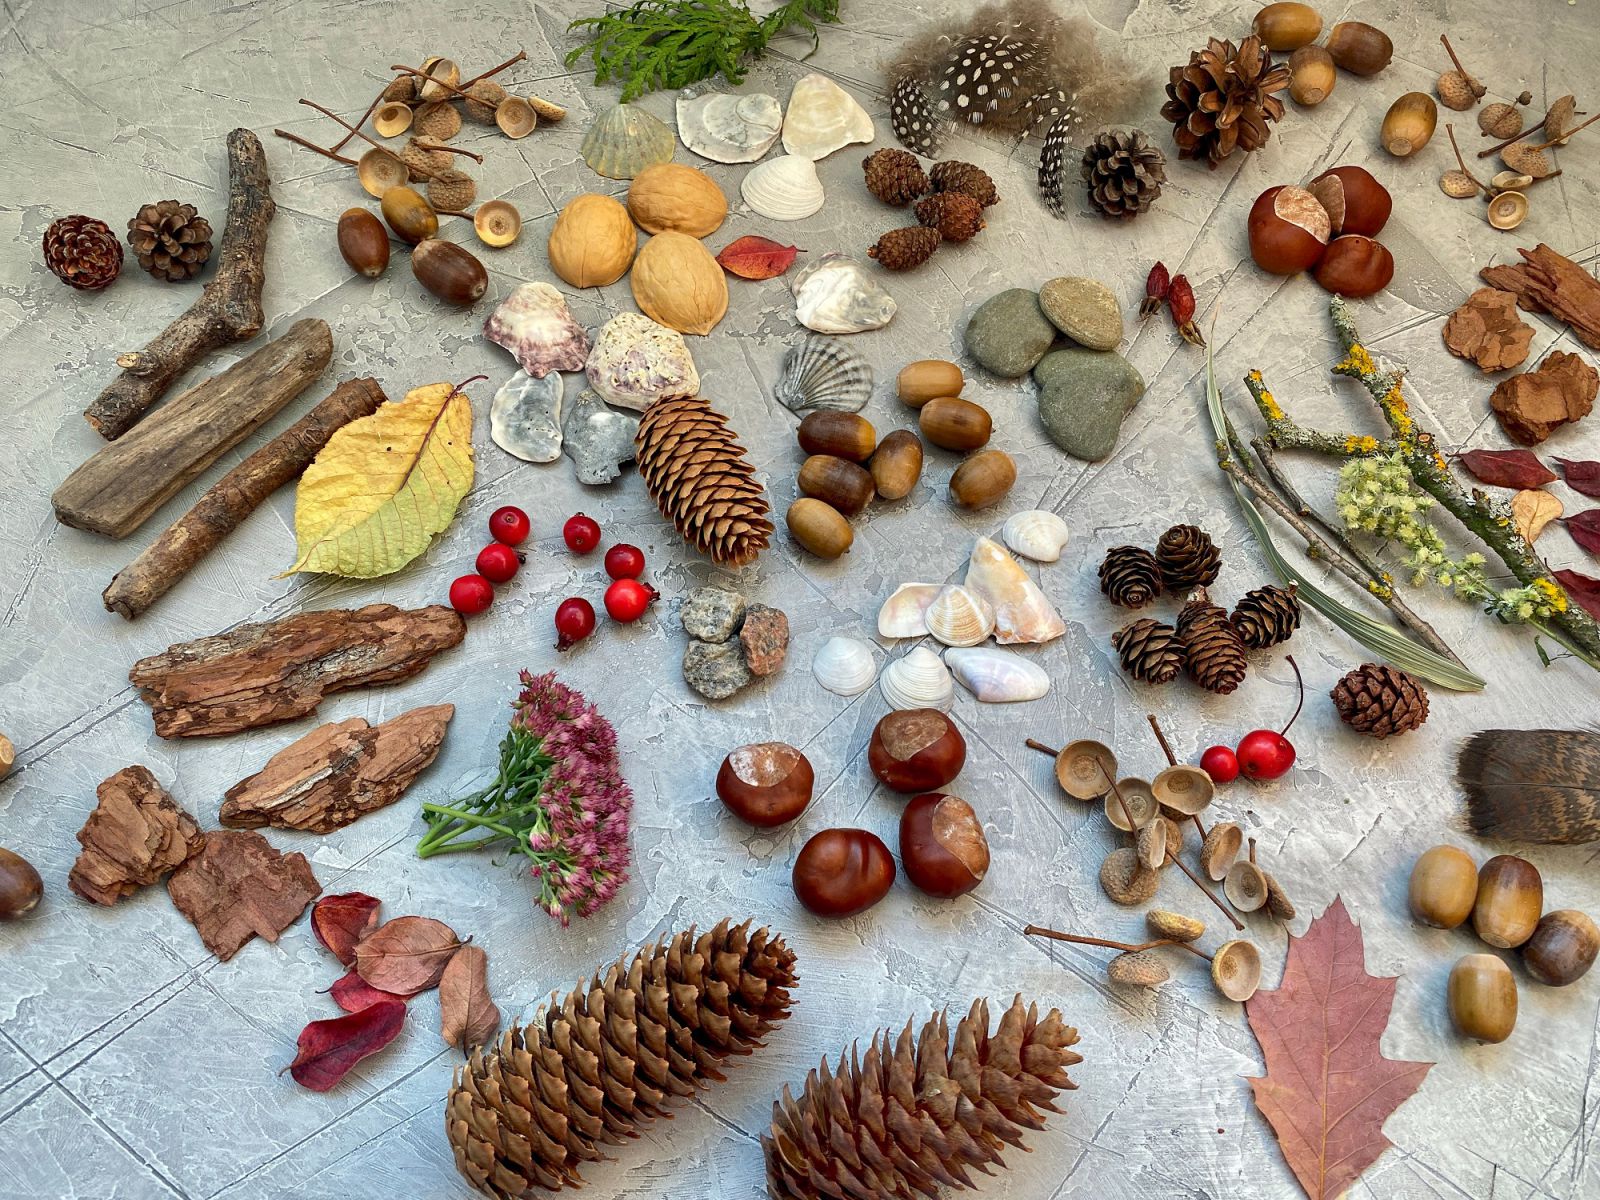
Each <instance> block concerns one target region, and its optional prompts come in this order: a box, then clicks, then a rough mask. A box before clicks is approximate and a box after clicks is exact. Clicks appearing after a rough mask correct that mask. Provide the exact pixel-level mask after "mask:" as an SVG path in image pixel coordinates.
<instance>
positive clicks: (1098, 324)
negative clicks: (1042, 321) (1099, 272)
mask: <svg viewBox="0 0 1600 1200" xmlns="http://www.w3.org/2000/svg"><path fill="white" fill-rule="evenodd" d="M1039 307H1040V309H1041V310H1043V312H1044V315H1045V316H1046V317H1048V318H1050V323H1051V324H1052V325H1054V326H1055V327H1056V328H1057V329H1059V330H1061V332H1062V333H1064V334H1066V335H1067V336H1068V337H1069V338H1071V339H1072V340H1073V341H1075V342H1077V343H1078V345H1080V346H1084V347H1087V348H1088V349H1090V350H1115V349H1116V348H1117V346H1118V344H1119V343H1120V342H1121V341H1122V310H1121V309H1120V308H1119V307H1118V306H1117V298H1116V297H1115V296H1113V295H1112V294H1111V289H1110V288H1108V287H1106V285H1105V284H1103V283H1101V282H1100V281H1099V280H1097V279H1085V278H1083V277H1082V276H1081V275H1063V276H1061V277H1060V278H1059V279H1052V280H1051V281H1050V282H1049V283H1047V284H1045V285H1044V286H1043V287H1042V288H1040V289H1039Z"/></svg>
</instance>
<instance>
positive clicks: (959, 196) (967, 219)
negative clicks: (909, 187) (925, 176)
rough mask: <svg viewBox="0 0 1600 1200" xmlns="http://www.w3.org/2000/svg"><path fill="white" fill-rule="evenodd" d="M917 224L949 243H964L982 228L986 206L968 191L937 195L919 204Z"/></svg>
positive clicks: (939, 193) (920, 201)
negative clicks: (931, 230) (936, 233)
mask: <svg viewBox="0 0 1600 1200" xmlns="http://www.w3.org/2000/svg"><path fill="white" fill-rule="evenodd" d="M916 212H917V222H918V223H919V224H922V225H926V226H927V227H928V228H929V229H937V230H938V231H939V236H940V237H942V238H944V240H945V241H947V242H964V241H966V240H967V239H969V238H972V237H975V236H977V234H978V233H979V231H981V230H982V229H983V226H984V220H983V205H981V204H979V203H978V202H977V201H976V200H974V199H973V198H972V197H971V196H969V195H967V194H966V193H965V192H936V193H934V194H933V195H932V196H927V197H925V198H923V199H921V200H918V201H917V209H916Z"/></svg>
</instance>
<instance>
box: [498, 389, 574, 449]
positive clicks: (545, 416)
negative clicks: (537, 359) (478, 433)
mask: <svg viewBox="0 0 1600 1200" xmlns="http://www.w3.org/2000/svg"><path fill="white" fill-rule="evenodd" d="M562 386H563V383H562V379H561V376H560V374H559V373H558V372H555V371H552V372H550V374H548V375H546V376H545V377H544V378H543V379H538V378H535V377H534V376H532V375H530V374H528V372H526V371H518V372H517V373H516V374H515V375H513V376H512V377H511V378H510V379H508V380H506V382H505V383H504V385H502V386H501V388H500V390H499V391H498V392H496V393H495V394H494V403H493V405H491V406H490V408H489V436H490V437H492V438H493V439H494V444H495V445H496V446H499V447H500V449H502V450H504V451H505V452H506V453H507V454H515V455H516V456H517V457H518V458H520V459H522V460H524V461H525V462H536V463H547V462H555V460H556V459H558V458H560V457H561V392H562Z"/></svg>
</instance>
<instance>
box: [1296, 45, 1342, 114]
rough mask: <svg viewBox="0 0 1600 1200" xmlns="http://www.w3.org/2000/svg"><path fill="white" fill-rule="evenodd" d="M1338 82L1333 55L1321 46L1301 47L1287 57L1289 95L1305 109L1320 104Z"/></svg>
mask: <svg viewBox="0 0 1600 1200" xmlns="http://www.w3.org/2000/svg"><path fill="white" fill-rule="evenodd" d="M1338 82H1339V73H1338V72H1337V71H1336V70H1334V67H1333V55H1331V54H1329V53H1328V51H1327V50H1326V49H1325V48H1323V47H1322V46H1301V47H1300V49H1298V50H1296V51H1295V52H1294V53H1293V54H1291V55H1290V56H1289V95H1291V96H1293V97H1294V99H1295V103H1296V104H1303V105H1305V106H1306V107H1307V108H1312V107H1314V106H1316V105H1318V104H1321V103H1322V102H1323V101H1324V100H1326V99H1327V98H1328V97H1329V96H1331V95H1332V94H1333V88H1334V85H1335V84H1336V83H1338Z"/></svg>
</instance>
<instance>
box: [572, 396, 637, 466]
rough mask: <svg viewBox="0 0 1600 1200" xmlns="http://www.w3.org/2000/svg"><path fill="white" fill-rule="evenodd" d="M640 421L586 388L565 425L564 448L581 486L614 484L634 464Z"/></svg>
mask: <svg viewBox="0 0 1600 1200" xmlns="http://www.w3.org/2000/svg"><path fill="white" fill-rule="evenodd" d="M638 431H639V418H638V417H636V416H634V415H633V414H632V413H620V412H617V411H616V410H615V409H612V408H607V407H606V404H605V401H604V400H602V399H600V397H599V396H597V395H595V393H593V392H591V391H589V390H588V389H587V388H585V389H584V391H583V393H582V394H581V395H580V396H579V397H578V401H577V403H576V404H574V405H573V406H572V408H571V409H570V410H568V412H567V415H566V417H565V418H563V420H562V422H561V439H562V445H561V448H562V449H563V450H564V451H565V452H566V455H567V457H568V458H570V459H571V460H572V464H573V466H574V467H576V468H577V475H578V482H579V483H610V482H611V481H612V480H613V479H615V478H616V477H617V476H618V475H620V474H621V473H622V469H621V466H620V464H622V463H625V462H632V461H633V439H634V435H635V434H636V433H638Z"/></svg>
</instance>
